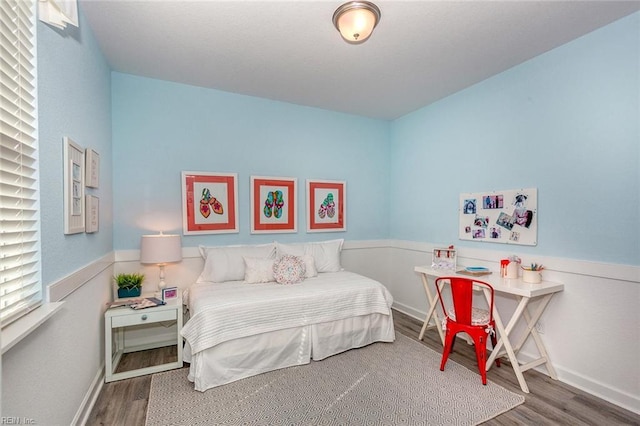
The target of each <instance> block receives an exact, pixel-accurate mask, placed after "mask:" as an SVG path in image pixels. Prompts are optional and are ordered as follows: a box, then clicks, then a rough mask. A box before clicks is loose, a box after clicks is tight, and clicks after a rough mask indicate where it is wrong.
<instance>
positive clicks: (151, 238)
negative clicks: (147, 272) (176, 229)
mask: <svg viewBox="0 0 640 426" xmlns="http://www.w3.org/2000/svg"><path fill="white" fill-rule="evenodd" d="M181 260H182V243H181V242H180V235H165V234H159V235H143V236H142V239H141V240H140V263H155V264H162V263H171V262H180V261H181Z"/></svg>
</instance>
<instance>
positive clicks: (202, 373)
mask: <svg viewBox="0 0 640 426" xmlns="http://www.w3.org/2000/svg"><path fill="white" fill-rule="evenodd" d="M394 340H395V331H394V328H393V317H392V315H391V314H390V315H383V314H371V315H363V316H358V317H352V318H347V319H344V320H339V321H332V322H327V323H321V324H312V325H308V326H304V327H297V328H290V329H285V330H278V331H273V332H270V333H264V334H258V335H255V336H248V337H243V338H240V339H235V340H231V341H227V342H223V343H220V344H218V345H216V346H214V347H212V348H209V349H206V350H204V351H201V352H199V353H197V354H192V353H191V348H190V347H189V344H188V343H186V344H185V348H184V360H185V362H189V363H190V364H191V366H190V368H189V375H188V378H189V380H190V381H192V382H193V383H194V388H195V389H196V390H198V391H201V392H204V391H205V390H207V389H210V388H213V387H216V386H220V385H224V384H226V383H231V382H234V381H236V380H240V379H244V378H246V377H251V376H255V375H257V374H261V373H266V372H267V371H273V370H277V369H280V368H286V367H292V366H295V365H303V364H308V363H309V362H310V361H311V360H312V359H313V360H314V361H319V360H322V359H324V358H327V357H329V356H332V355H335V354H338V353H341V352H344V351H346V350H349V349H354V348H361V347H363V346H366V345H369V344H371V343H374V342H393V341H394Z"/></svg>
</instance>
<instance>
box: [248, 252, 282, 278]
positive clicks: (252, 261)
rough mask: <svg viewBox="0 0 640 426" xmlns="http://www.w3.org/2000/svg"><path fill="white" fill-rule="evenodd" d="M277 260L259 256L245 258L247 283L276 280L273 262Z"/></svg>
mask: <svg viewBox="0 0 640 426" xmlns="http://www.w3.org/2000/svg"><path fill="white" fill-rule="evenodd" d="M275 261H276V260H275V259H271V258H266V259H262V258H259V257H245V258H244V266H245V268H244V280H245V281H246V282H247V284H255V283H268V282H270V281H275V280H276V279H275V278H274V276H273V264H274V262H275Z"/></svg>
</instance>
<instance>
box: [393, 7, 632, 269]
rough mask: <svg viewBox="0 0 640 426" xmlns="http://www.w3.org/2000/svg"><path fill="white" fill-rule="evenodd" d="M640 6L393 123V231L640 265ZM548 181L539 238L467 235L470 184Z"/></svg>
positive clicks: (400, 235)
mask: <svg viewBox="0 0 640 426" xmlns="http://www.w3.org/2000/svg"><path fill="white" fill-rule="evenodd" d="M638 34H640V13H636V14H634V15H631V16H629V17H626V18H624V19H621V20H619V21H617V22H615V23H613V24H611V25H609V26H606V27H604V28H601V29H599V30H597V31H594V32H592V33H590V34H587V35H585V36H583V37H581V38H579V39H577V40H574V41H573V42H571V43H568V44H566V45H564V46H561V47H559V48H556V49H554V50H552V51H550V52H547V53H545V54H543V55H541V56H539V57H536V58H534V59H532V60H530V61H528V62H526V63H523V64H521V65H519V66H517V67H514V68H512V69H510V70H508V71H506V72H503V73H501V74H499V75H496V76H494V77H492V78H489V79H487V80H485V81H484V82H482V83H480V84H477V85H475V86H472V87H470V88H468V89H466V90H463V91H461V92H459V93H456V94H454V95H452V96H450V97H448V98H446V99H444V100H442V101H440V102H437V103H435V104H432V105H430V106H427V107H425V108H423V109H420V110H418V111H416V112H414V113H412V114H409V115H407V116H405V117H402V118H401V119H398V120H396V121H395V122H394V123H393V125H392V136H391V144H392V147H391V187H392V189H393V190H392V197H391V203H390V205H391V206H392V210H391V227H390V233H391V236H392V237H393V238H397V239H406V240H414V241H429V242H434V243H441V244H447V245H448V244H455V245H456V246H469V247H476V248H481V247H482V248H487V249H494V250H505V251H512V252H514V253H532V254H533V253H535V254H540V255H549V256H559V257H567V258H577V259H585V260H594V261H606V262H612V263H623V264H630V265H640V243H639V242H640V200H639V198H640V174H639V173H640V172H639V170H640V152H639V146H640V130H639V128H640V127H639V126H640V82H639V79H640V69H639V64H640V37H639V36H638ZM529 187H537V188H538V214H539V215H538V219H539V226H538V245H537V247H525V246H519V245H518V246H506V245H502V244H492V243H484V242H471V241H469V242H463V241H459V240H458V197H459V194H460V193H463V192H483V191H492V190H507V189H518V188H529Z"/></svg>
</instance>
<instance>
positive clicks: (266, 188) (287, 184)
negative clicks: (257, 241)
mask: <svg viewBox="0 0 640 426" xmlns="http://www.w3.org/2000/svg"><path fill="white" fill-rule="evenodd" d="M297 183H298V180H297V179H296V178H291V177H265V176H251V233H252V234H260V233H278V232H297V230H298V229H297V227H296V214H297V213H296V212H297V204H296V203H297V196H296V194H297V192H296V191H297V189H296V187H297Z"/></svg>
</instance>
